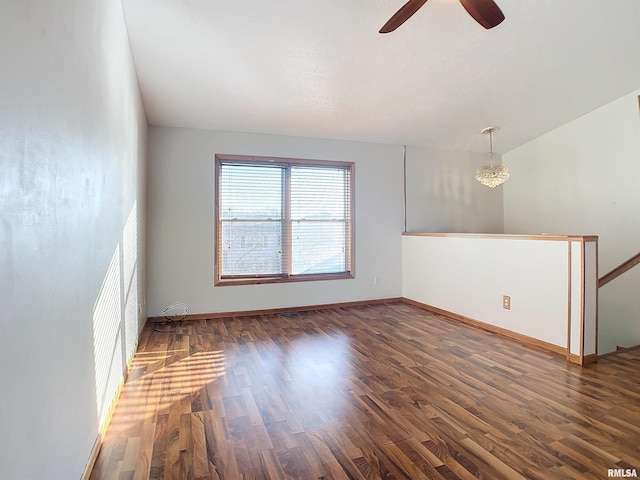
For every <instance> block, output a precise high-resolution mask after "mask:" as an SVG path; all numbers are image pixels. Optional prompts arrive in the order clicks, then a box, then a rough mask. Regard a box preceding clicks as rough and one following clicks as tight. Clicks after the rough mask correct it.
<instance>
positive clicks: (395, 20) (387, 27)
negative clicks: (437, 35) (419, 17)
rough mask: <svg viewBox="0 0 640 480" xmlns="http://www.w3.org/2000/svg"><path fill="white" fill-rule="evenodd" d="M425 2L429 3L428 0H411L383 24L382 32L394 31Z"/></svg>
mask: <svg viewBox="0 0 640 480" xmlns="http://www.w3.org/2000/svg"><path fill="white" fill-rule="evenodd" d="M425 3H427V0H409V1H408V2H407V3H405V4H404V5H403V6H402V8H400V10H398V11H397V12H396V13H395V14H394V15H393V17H391V18H390V19H389V21H388V22H387V23H385V24H384V25H383V26H382V28H381V29H380V33H389V32H393V31H394V30H395V29H396V28H398V27H399V26H400V25H402V24H403V23H404V22H406V21H407V20H409V18H411V16H412V15H413V14H414V13H416V12H417V11H418V10H419V9H420V7H421V6H422V5H424V4H425Z"/></svg>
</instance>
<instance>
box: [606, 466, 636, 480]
mask: <svg viewBox="0 0 640 480" xmlns="http://www.w3.org/2000/svg"><path fill="white" fill-rule="evenodd" d="M607 477H609V478H637V477H638V473H637V472H636V469H635V468H609V469H607Z"/></svg>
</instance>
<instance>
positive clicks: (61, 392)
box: [0, 0, 146, 480]
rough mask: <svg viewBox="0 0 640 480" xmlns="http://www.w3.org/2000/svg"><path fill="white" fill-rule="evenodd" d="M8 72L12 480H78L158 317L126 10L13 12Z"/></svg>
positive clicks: (3, 123)
mask: <svg viewBox="0 0 640 480" xmlns="http://www.w3.org/2000/svg"><path fill="white" fill-rule="evenodd" d="M0 65H2V75H0V105H1V107H2V108H0V165H1V170H0V305H2V318H0V338H1V339H2V348H0V446H1V447H0V478H2V479H5V480H14V479H15V480H24V479H34V480H41V479H76V478H79V477H80V475H81V473H82V471H83V469H84V467H85V464H86V462H87V460H88V458H89V454H90V452H91V448H92V447H93V445H94V442H95V440H96V438H97V435H98V428H99V427H98V425H99V421H100V419H101V418H102V417H104V414H105V411H104V408H105V404H108V403H109V402H110V401H111V398H112V397H113V394H114V380H115V382H116V385H115V386H117V380H118V378H119V377H120V375H121V374H122V369H123V365H124V363H125V362H126V359H127V358H128V357H129V355H130V354H131V352H132V351H133V348H134V347H135V344H136V341H137V334H138V330H139V328H140V325H141V323H142V321H143V319H144V318H145V317H146V315H145V312H144V310H143V311H142V312H141V313H140V314H138V302H140V301H141V300H142V293H141V292H144V290H143V288H142V287H143V285H144V283H145V278H144V271H145V265H144V261H143V260H144V252H143V251H142V247H143V245H144V235H143V234H142V233H143V232H144V224H143V222H142V219H143V218H144V216H145V201H144V180H145V171H144V169H145V161H144V158H145V145H146V138H145V136H146V119H145V116H144V113H143V110H142V106H141V101H140V98H139V92H138V89H137V82H136V78H135V72H134V70H133V66H132V61H131V58H130V51H129V46H128V41H127V36H126V32H125V28H124V22H123V19H122V12H121V9H120V2H117V1H112V0H92V1H90V2H87V1H86V0H57V1H54V2H47V1H27V0H4V1H3V2H2V15H0ZM139 251H140V252H141V256H140V261H138V252H139ZM110 266H111V269H110V268H109V267H110ZM103 286H104V288H102V287H103ZM96 353H97V358H96ZM96 360H97V361H96ZM96 366H97V367H98V369H97V372H96Z"/></svg>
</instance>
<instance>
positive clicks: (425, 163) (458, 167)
mask: <svg viewBox="0 0 640 480" xmlns="http://www.w3.org/2000/svg"><path fill="white" fill-rule="evenodd" d="M496 160H497V162H498V163H499V162H500V158H499V156H496ZM486 163H487V158H486V155H483V154H481V153H470V152H452V151H446V150H436V149H429V148H424V147H420V148H418V147H408V148H407V231H409V232H454V233H469V232H474V233H502V231H503V206H502V188H503V187H496V188H488V187H485V186H484V185H482V184H480V183H479V182H478V181H477V180H476V179H475V174H476V169H477V168H478V167H479V166H481V165H485V164H486Z"/></svg>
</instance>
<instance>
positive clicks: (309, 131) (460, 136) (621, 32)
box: [122, 0, 640, 152]
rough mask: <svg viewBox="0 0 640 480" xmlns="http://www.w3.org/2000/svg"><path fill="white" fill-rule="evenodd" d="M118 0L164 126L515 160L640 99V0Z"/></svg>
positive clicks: (151, 104)
mask: <svg viewBox="0 0 640 480" xmlns="http://www.w3.org/2000/svg"><path fill="white" fill-rule="evenodd" d="M404 1H405V0H122V4H123V8H124V14H125V21H126V25H127V30H128V33H129V39H130V43H131V49H132V52H133V59H134V62H135V65H136V70H137V74H138V78H139V82H140V87H141V91H142V95H143V100H144V104H145V109H146V111H147V115H148V119H149V122H150V123H151V124H153V125H167V126H180V127H193V128H205V129H215V130H226V131H242V132H257V133H269V134H281V135H292V136H304V137H314V138H329V139H341V140H354V141H364V142H376V143H388V144H398V145H402V144H406V145H412V146H430V147H434V148H442V149H448V150H467V151H485V150H486V148H487V139H486V137H483V135H482V134H481V133H480V131H481V130H482V129H483V128H484V127H487V126H489V125H498V126H500V127H501V131H500V132H499V136H498V137H497V138H496V150H497V151H499V152H506V151H509V150H511V149H513V148H515V147H517V146H519V145H521V144H523V143H526V142H527V141H529V140H532V139H534V138H536V137H538V136H540V135H542V134H544V133H546V132H548V131H550V130H553V129H554V128H557V127H558V126H560V125H562V124H564V123H566V122H568V121H570V120H573V119H574V118H577V117H579V116H580V115H583V114H585V113H587V112H589V111H591V110H593V109H595V108H597V107H599V106H600V105H603V104H604V103H607V102H609V101H611V100H613V99H616V98H618V97H620V96H622V95H624V94H626V93H629V92H631V91H633V90H635V89H638V88H640V1H639V0H496V3H497V4H498V5H499V6H500V8H501V9H502V11H503V12H504V15H505V17H506V19H505V21H504V22H502V23H501V24H500V25H498V26H497V27H495V28H493V29H490V30H485V29H484V28H482V27H481V26H480V25H479V24H477V23H476V22H475V21H474V20H473V18H472V17H471V16H469V14H468V13H467V12H466V11H465V10H464V8H463V7H462V5H461V4H460V3H459V1H458V0H429V1H428V2H427V3H426V4H425V5H424V6H423V7H422V8H421V9H420V10H419V11H418V12H417V13H416V14H415V15H414V16H413V17H412V18H411V19H409V20H408V21H407V22H406V23H405V24H404V25H402V26H401V27H400V28H399V29H398V30H396V31H395V32H393V33H389V34H385V35H382V34H379V33H378V30H379V29H380V27H381V26H382V25H383V24H384V23H385V22H386V21H387V20H388V18H389V17H391V15H392V14H393V13H394V12H395V11H396V10H398V9H399V8H400V7H401V6H402V4H403V3H404Z"/></svg>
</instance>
